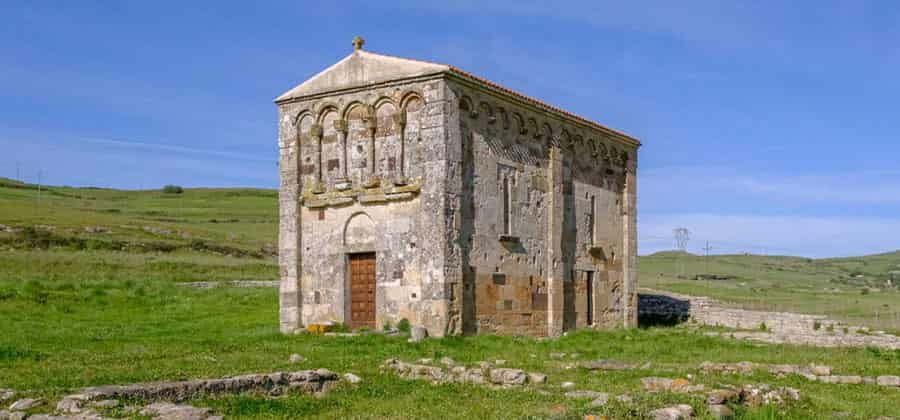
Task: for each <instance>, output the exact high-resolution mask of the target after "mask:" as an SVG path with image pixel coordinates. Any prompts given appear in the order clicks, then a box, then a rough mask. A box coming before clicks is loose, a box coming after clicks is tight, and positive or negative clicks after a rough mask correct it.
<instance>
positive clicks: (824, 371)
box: [809, 365, 831, 376]
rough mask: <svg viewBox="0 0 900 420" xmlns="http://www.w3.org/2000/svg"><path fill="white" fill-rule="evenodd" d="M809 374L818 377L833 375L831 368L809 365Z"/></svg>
mask: <svg viewBox="0 0 900 420" xmlns="http://www.w3.org/2000/svg"><path fill="white" fill-rule="evenodd" d="M809 372H810V373H812V374H813V375H816V376H828V375H831V367H830V366H825V365H809Z"/></svg>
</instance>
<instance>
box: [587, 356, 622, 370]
mask: <svg viewBox="0 0 900 420" xmlns="http://www.w3.org/2000/svg"><path fill="white" fill-rule="evenodd" d="M579 366H581V367H582V368H584V369H588V370H630V369H634V368H635V365H633V364H631V363H626V362H621V361H618V360H606V359H600V360H590V361H587V362H581V363H580V364H579Z"/></svg>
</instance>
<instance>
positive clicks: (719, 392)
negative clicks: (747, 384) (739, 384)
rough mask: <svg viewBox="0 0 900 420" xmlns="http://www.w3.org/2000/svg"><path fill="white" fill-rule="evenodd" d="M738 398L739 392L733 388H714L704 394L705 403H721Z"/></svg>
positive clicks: (739, 396) (734, 400) (735, 400)
mask: <svg viewBox="0 0 900 420" xmlns="http://www.w3.org/2000/svg"><path fill="white" fill-rule="evenodd" d="M740 399H741V394H740V393H739V392H737V391H735V390H733V389H715V390H712V391H710V393H709V394H707V395H706V403H707V404H709V405H722V404H725V403H729V402H737V401H739V400H740Z"/></svg>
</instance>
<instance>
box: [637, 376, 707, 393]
mask: <svg viewBox="0 0 900 420" xmlns="http://www.w3.org/2000/svg"><path fill="white" fill-rule="evenodd" d="M641 385H642V386H643V387H644V389H645V390H647V391H650V392H659V391H667V392H697V391H702V390H703V388H704V387H703V386H702V385H691V383H690V381H688V380H687V379H684V378H677V379H669V378H657V377H648V378H641Z"/></svg>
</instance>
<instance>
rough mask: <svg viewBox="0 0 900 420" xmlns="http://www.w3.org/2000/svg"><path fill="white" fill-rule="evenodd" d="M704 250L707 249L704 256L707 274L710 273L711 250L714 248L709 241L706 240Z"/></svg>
mask: <svg viewBox="0 0 900 420" xmlns="http://www.w3.org/2000/svg"><path fill="white" fill-rule="evenodd" d="M703 250H704V251H706V255H705V256H704V257H703V260H704V261H706V274H707V275H709V251H711V250H712V247H711V246H709V241H706V246H705V247H703Z"/></svg>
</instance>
